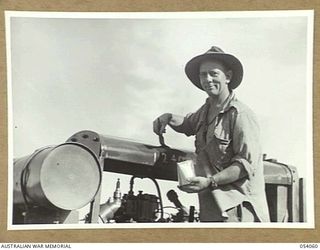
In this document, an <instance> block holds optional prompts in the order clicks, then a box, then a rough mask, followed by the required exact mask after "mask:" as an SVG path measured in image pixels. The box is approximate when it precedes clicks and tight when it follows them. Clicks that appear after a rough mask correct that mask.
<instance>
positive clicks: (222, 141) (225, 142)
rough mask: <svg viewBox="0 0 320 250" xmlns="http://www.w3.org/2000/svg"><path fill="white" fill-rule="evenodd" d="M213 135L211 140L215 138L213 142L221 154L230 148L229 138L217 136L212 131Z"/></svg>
mask: <svg viewBox="0 0 320 250" xmlns="http://www.w3.org/2000/svg"><path fill="white" fill-rule="evenodd" d="M213 136H214V138H213V140H215V144H216V147H217V149H218V150H219V152H220V153H221V154H222V155H225V154H227V153H228V151H229V150H230V146H231V140H230V139H229V138H224V137H221V136H218V135H217V134H216V133H214V135H213Z"/></svg>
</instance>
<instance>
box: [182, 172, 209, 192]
mask: <svg viewBox="0 0 320 250" xmlns="http://www.w3.org/2000/svg"><path fill="white" fill-rule="evenodd" d="M188 181H189V182H190V183H189V184H187V185H184V186H178V188H179V189H180V190H182V191H184V192H187V193H199V192H201V191H202V190H204V189H206V188H207V187H209V186H210V184H211V180H210V179H209V178H206V177H201V176H196V177H191V178H189V179H188Z"/></svg>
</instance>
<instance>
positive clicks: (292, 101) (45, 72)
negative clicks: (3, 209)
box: [5, 10, 315, 230]
mask: <svg viewBox="0 0 320 250" xmlns="http://www.w3.org/2000/svg"><path fill="white" fill-rule="evenodd" d="M313 15H314V12H313V11H312V10H295V11H238V12H231V11H229V12H228V11H225V12H135V13H134V12H127V13H125V12H113V13H111V12H100V13H89V12H87V13H85V12H82V13H80V12H73V13H71V12H27V11H6V13H5V17H6V49H7V70H8V73H7V76H8V77H7V78H8V85H7V90H8V91H7V93H8V95H7V99H8V137H9V142H8V145H9V148H8V153H9V155H8V229H9V230H17V229H18V230H24V229H25V230H29V229H77V228H85V229H90V228H314V227H315V222H314V220H315V214H314V190H313V186H314V178H313V174H314V168H313V153H312V150H313V148H312V129H313V128H312V88H313V82H312V74H313V68H312V63H313V25H314V20H313V18H314V16H313Z"/></svg>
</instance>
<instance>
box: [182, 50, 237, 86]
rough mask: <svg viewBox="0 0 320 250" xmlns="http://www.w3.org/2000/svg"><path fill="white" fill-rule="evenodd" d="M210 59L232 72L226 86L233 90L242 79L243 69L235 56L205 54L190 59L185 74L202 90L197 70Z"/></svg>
mask: <svg viewBox="0 0 320 250" xmlns="http://www.w3.org/2000/svg"><path fill="white" fill-rule="evenodd" d="M210 59H211V60H215V61H221V62H222V63H224V64H225V66H226V67H227V68H228V69H230V70H231V71H232V78H231V81H230V83H229V85H228V86H229V88H230V89H235V88H237V87H238V86H239V85H240V83H241V81H242V78H243V67H242V64H241V62H240V61H239V60H238V59H237V58H236V57H235V56H233V55H230V54H225V53H206V54H202V55H199V56H196V57H194V58H192V59H191V60H190V61H189V62H188V63H187V64H186V67H185V73H186V75H187V77H188V78H189V80H190V81H191V82H192V83H193V84H194V85H195V86H197V87H198V88H199V89H201V90H203V88H202V87H201V83H200V78H199V68H200V64H201V63H202V62H203V61H205V60H210Z"/></svg>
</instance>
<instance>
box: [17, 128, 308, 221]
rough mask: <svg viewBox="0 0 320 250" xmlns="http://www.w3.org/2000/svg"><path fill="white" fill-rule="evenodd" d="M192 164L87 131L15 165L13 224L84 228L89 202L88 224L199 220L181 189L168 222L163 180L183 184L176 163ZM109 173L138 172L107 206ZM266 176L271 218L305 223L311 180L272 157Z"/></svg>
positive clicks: (178, 154) (163, 149)
mask: <svg viewBox="0 0 320 250" xmlns="http://www.w3.org/2000/svg"><path fill="white" fill-rule="evenodd" d="M190 159H195V154H194V153H193V152H189V151H181V150H177V149H173V148H169V147H167V146H165V145H162V146H152V145H146V144H143V143H138V142H133V141H128V140H124V139H120V138H112V137H107V136H103V135H100V134H98V133H96V132H93V131H80V132H78V133H76V134H74V135H72V136H71V137H70V138H69V139H68V140H67V141H66V142H65V143H63V144H61V145H58V146H54V147H47V148H43V149H39V150H37V151H36V152H34V153H33V154H32V155H30V156H27V157H23V158H20V159H17V160H15V161H14V183H15V185H14V191H13V224H30V223H31V224H37V223H45V224H53V223H78V221H79V215H78V214H77V210H78V209H79V208H81V207H84V206H86V205H88V204H90V212H89V213H88V214H87V215H86V218H85V222H86V223H132V222H136V223H141V222H143V223H150V222H152V223H153V222H155V223H165V222H197V221H198V213H197V211H196V209H195V207H194V206H190V207H189V208H187V207H185V206H183V205H182V204H181V202H180V201H179V199H178V196H177V194H176V192H175V191H174V190H169V191H168V192H167V197H168V199H169V200H170V201H171V202H172V203H173V205H174V208H175V209H176V213H174V214H171V216H169V217H167V218H165V217H164V210H165V209H166V207H164V206H163V202H162V196H161V192H160V187H159V185H158V183H157V180H158V179H162V180H171V181H177V162H181V161H185V160H190ZM103 171H106V172H113V173H121V174H127V175H131V176H132V177H131V180H130V189H129V190H128V193H125V194H123V195H122V194H121V189H120V188H121V182H120V180H119V179H118V180H117V181H116V183H115V191H114V194H113V197H112V198H110V199H109V200H108V201H107V202H105V203H103V204H101V203H100V201H101V181H102V172H103ZM264 175H265V182H266V194H267V200H268V205H269V211H270V217H271V221H272V222H304V221H305V194H304V180H303V179H302V178H300V179H299V178H298V175H297V171H296V169H295V168H294V167H292V166H288V165H285V164H282V163H278V162H276V161H275V160H272V159H269V160H268V159H266V157H265V158H264ZM136 178H149V179H151V180H152V181H153V183H154V185H155V186H156V188H157V194H156V195H155V194H147V193H143V192H142V191H140V192H138V193H137V194H135V193H134V190H133V187H134V180H135V179H136ZM109 182H110V183H112V182H111V181H110V180H108V183H109Z"/></svg>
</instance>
